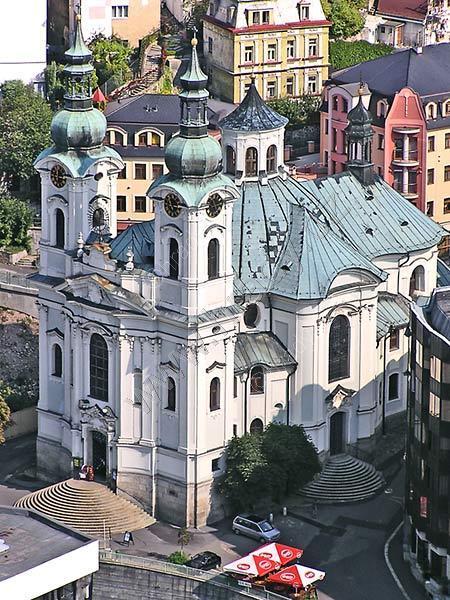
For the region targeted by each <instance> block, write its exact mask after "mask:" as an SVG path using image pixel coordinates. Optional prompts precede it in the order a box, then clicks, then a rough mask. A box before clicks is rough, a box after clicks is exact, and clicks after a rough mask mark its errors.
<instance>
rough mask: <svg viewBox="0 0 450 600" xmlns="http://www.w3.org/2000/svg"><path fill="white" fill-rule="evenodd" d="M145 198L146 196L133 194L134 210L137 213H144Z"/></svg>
mask: <svg viewBox="0 0 450 600" xmlns="http://www.w3.org/2000/svg"><path fill="white" fill-rule="evenodd" d="M146 200H147V198H146V196H135V198H134V211H135V212H137V213H144V212H145V209H146Z"/></svg>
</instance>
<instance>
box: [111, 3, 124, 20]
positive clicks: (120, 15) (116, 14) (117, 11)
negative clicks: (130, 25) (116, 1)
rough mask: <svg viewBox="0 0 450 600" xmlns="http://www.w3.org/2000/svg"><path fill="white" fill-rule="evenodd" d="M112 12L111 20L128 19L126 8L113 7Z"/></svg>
mask: <svg viewBox="0 0 450 600" xmlns="http://www.w3.org/2000/svg"><path fill="white" fill-rule="evenodd" d="M111 10H112V18H113V19H126V18H127V17H128V6H127V5H122V6H113V7H112V8H111Z"/></svg>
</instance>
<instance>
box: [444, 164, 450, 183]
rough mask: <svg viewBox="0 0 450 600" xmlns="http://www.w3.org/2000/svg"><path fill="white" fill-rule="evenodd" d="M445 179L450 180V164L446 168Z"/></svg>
mask: <svg viewBox="0 0 450 600" xmlns="http://www.w3.org/2000/svg"><path fill="white" fill-rule="evenodd" d="M444 181H450V165H446V166H445V168H444Z"/></svg>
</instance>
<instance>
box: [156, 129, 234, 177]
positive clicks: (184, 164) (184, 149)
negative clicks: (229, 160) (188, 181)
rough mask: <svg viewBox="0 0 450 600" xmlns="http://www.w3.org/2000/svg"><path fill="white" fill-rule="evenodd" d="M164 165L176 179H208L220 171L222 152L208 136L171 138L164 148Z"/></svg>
mask: <svg viewBox="0 0 450 600" xmlns="http://www.w3.org/2000/svg"><path fill="white" fill-rule="evenodd" d="M165 158H166V165H167V168H168V169H169V171H170V172H171V173H172V174H173V175H177V176H178V177H208V176H211V175H216V174H217V173H220V171H221V170H222V150H221V148H220V144H219V142H217V141H216V140H215V139H214V138H212V137H210V136H209V135H207V136H204V137H200V138H191V137H189V138H186V137H182V136H180V135H177V136H175V137H173V138H172V139H171V140H170V141H169V143H168V144H167V147H166V154H165Z"/></svg>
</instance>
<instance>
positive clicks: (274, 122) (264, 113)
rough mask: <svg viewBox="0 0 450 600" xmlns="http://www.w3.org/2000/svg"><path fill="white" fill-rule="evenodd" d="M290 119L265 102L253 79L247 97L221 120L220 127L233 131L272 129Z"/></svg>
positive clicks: (282, 125)
mask: <svg viewBox="0 0 450 600" xmlns="http://www.w3.org/2000/svg"><path fill="white" fill-rule="evenodd" d="M288 121H289V119H287V118H286V117H283V116H282V115H280V114H278V113H277V112H276V111H274V110H273V109H272V108H270V107H269V106H268V105H267V104H266V103H265V102H264V100H263V99H262V98H261V96H260V95H259V92H258V90H257V89H256V85H255V80H254V79H252V82H251V84H250V87H249V89H248V92H247V94H246V96H245V98H244V99H243V100H242V102H241V103H240V105H239V106H238V107H237V108H235V109H234V110H233V112H231V113H230V114H229V115H227V116H226V117H225V118H224V119H222V120H221V121H220V122H219V127H220V128H221V129H228V130H231V131H270V130H271V129H279V128H280V127H284V126H285V125H287V123H288Z"/></svg>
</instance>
